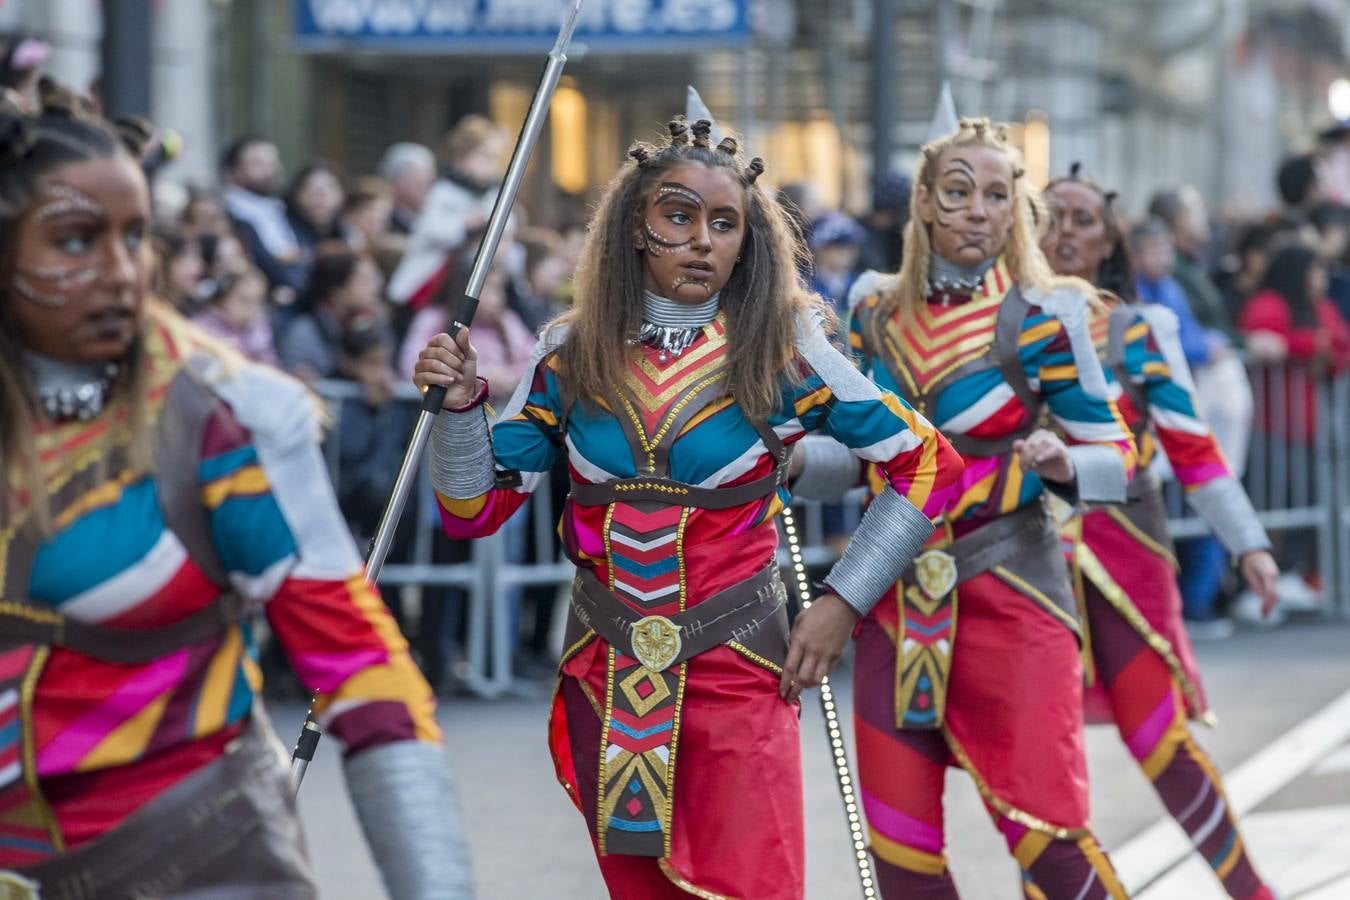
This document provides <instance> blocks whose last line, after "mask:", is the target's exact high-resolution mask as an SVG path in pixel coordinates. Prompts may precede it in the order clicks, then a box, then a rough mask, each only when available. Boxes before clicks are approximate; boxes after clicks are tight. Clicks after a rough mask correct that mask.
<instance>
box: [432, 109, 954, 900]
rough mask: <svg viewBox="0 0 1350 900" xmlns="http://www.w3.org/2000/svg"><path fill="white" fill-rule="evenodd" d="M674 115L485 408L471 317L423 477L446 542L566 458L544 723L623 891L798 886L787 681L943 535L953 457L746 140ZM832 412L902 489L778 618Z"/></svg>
mask: <svg viewBox="0 0 1350 900" xmlns="http://www.w3.org/2000/svg"><path fill="white" fill-rule="evenodd" d="M712 128H713V126H712V123H710V122H709V121H707V120H706V119H701V120H699V121H697V122H695V123H692V124H689V123H687V121H686V120H685V119H683V118H680V119H676V120H674V121H673V122H672V123H671V124H670V139H669V141H668V142H665V143H664V144H663V145H662V146H650V145H647V144H637V145H635V146H634V147H633V148H632V149H631V151H630V153H629V155H630V157H631V161H630V162H629V163H628V164H627V165H626V166H625V167H624V168H623V169H622V170H621V171H620V173H619V174H618V175H617V176H616V178H615V179H614V180H613V181H612V182H611V184H610V185H609V187H608V189H607V190H606V192H605V194H604V198H603V200H602V201H601V204H600V206H599V209H598V212H597V213H596V217H595V219H594V221H593V222H592V225H591V229H590V233H589V235H588V238H587V243H586V247H585V251H584V253H583V258H582V262H581V265H580V267H579V269H578V272H577V279H576V283H577V289H576V304H575V307H574V308H573V310H572V311H571V312H569V313H568V314H567V315H565V316H564V317H563V318H562V319H561V320H560V321H559V322H558V323H556V324H554V325H551V326H549V327H546V329H545V331H544V334H543V337H542V339H541V341H540V344H539V346H538V348H537V350H536V352H535V361H534V363H533V364H532V367H531V368H532V372H531V374H530V375H529V376H527V377H526V379H525V382H524V383H523V384H522V385H521V386H520V388H519V389H518V390H517V391H516V394H515V396H514V397H513V398H512V400H511V401H510V403H509V405H508V406H507V407H506V409H505V410H503V411H502V413H501V416H500V418H499V419H498V420H497V421H496V423H495V425H493V424H490V422H489V415H488V413H487V412H486V411H485V409H484V408H483V405H482V401H483V399H484V397H485V396H486V395H487V393H488V388H487V386H486V385H484V384H483V383H482V382H481V380H476V378H475V363H474V353H473V350H472V346H471V343H470V339H469V336H468V333H467V332H463V333H461V334H460V335H459V336H458V337H457V339H454V340H452V339H451V338H449V337H448V336H446V335H440V336H438V337H437V338H435V339H433V341H432V342H431V344H430V345H429V346H428V347H427V349H426V350H425V351H424V352H423V353H422V357H421V360H420V361H419V363H418V366H417V376H416V378H415V381H416V383H417V384H418V385H419V386H420V387H422V388H423V389H425V388H427V387H428V386H430V385H437V384H441V385H446V386H448V388H449V391H448V394H447V397H446V401H445V406H446V409H447V412H445V413H442V414H441V415H440V416H439V417H438V419H437V422H436V425H435V429H434V431H433V433H432V448H431V450H432V477H433V483H434V484H435V486H436V490H437V493H438V496H439V499H440V503H441V508H442V521H443V523H444V525H445V529H446V531H447V532H448V533H449V534H450V536H451V537H458V538H469V537H479V536H482V535H486V534H489V533H491V532H492V531H493V530H495V529H496V528H498V527H500V525H501V524H502V523H503V522H504V521H505V520H506V519H507V518H509V516H510V515H511V514H512V512H513V511H514V510H515V509H517V508H518V507H519V506H520V505H521V504H522V503H523V502H525V500H526V498H527V497H528V495H529V492H530V491H532V490H534V489H535V488H536V487H537V486H538V485H539V484H540V483H541V481H542V480H543V479H544V478H545V477H546V473H547V472H548V471H549V469H550V467H551V466H552V464H553V461H554V459H555V457H556V455H557V454H558V453H560V452H561V453H565V454H566V458H567V463H568V467H569V472H570V475H571V479H572V491H571V495H570V497H569V500H568V503H567V505H566V507H565V509H564V511H563V521H562V526H561V533H562V536H563V540H564V543H565V546H566V549H567V553H568V555H569V557H570V558H571V559H572V560H573V561H574V562H575V563H576V564H577V568H578V574H577V578H576V582H575V584H574V586H573V595H572V606H571V615H570V620H569V625H568V630H567V640H566V644H565V646H566V648H567V649H566V651H565V654H564V657H563V660H562V663H561V671H560V678H559V686H558V691H557V693H556V695H555V700H554V705H553V712H552V717H551V721H550V728H549V737H550V745H551V749H552V753H553V758H554V762H555V765H556V768H557V773H558V777H559V780H560V782H561V783H562V785H563V787H564V788H565V789H566V790H567V792H568V793H569V794H570V796H571V798H572V800H573V801H574V803H575V804H576V805H577V807H578V808H579V809H580V810H581V812H582V813H583V815H584V817H585V819H586V821H587V823H588V825H589V827H590V831H591V836H592V839H593V842H594V845H595V849H596V853H597V856H598V859H599V865H600V870H601V873H602V875H603V877H604V880H605V882H606V885H607V886H608V889H609V892H610V894H611V895H612V896H614V897H619V898H643V900H648V898H655V897H668V896H670V897H679V896H688V895H690V894H692V895H695V896H699V897H755V898H798V897H801V896H803V894H804V891H805V872H804V856H805V847H804V834H803V829H804V823H803V809H802V769H801V752H800V738H799V733H798V699H799V696H800V694H801V691H802V689H803V688H809V687H813V686H815V685H818V684H819V683H820V681H821V680H822V678H823V677H824V676H825V675H826V673H827V672H828V671H829V669H830V667H831V666H832V665H833V663H834V662H835V660H836V659H837V658H838V656H839V654H840V652H841V651H842V650H843V648H844V646H845V644H846V643H847V641H848V638H849V635H850V634H851V633H852V631H853V629H854V627H855V625H856V623H857V621H858V619H859V617H860V616H864V615H866V614H867V612H868V611H869V609H870V607H871V605H872V603H873V602H874V601H875V600H876V599H877V598H878V597H879V596H881V594H882V592H883V591H884V589H885V587H886V585H887V584H889V583H890V582H891V581H892V580H894V578H895V577H896V576H897V575H898V574H899V572H900V570H901V569H902V568H904V566H905V565H907V564H908V562H909V561H910V559H911V558H912V557H913V555H914V553H916V552H917V551H918V549H919V547H920V546H922V544H923V542H924V541H925V540H926V539H927V537H928V536H929V534H930V533H931V532H932V524H931V522H930V517H931V516H932V515H934V514H935V513H936V512H938V511H940V510H941V509H942V508H943V507H944V506H945V505H946V502H947V500H948V498H949V497H950V493H951V488H952V485H953V484H954V483H955V480H956V478H957V476H958V475H959V472H960V468H961V466H960V461H959V459H958V458H957V456H956V454H955V453H954V452H953V451H952V450H951V448H950V446H949V445H948V444H947V443H946V442H945V441H944V440H943V439H942V438H941V437H940V436H939V435H938V433H937V432H936V431H935V430H934V429H933V428H932V427H931V426H930V425H929V424H928V422H926V421H925V420H924V419H923V418H922V417H920V416H918V415H917V414H916V413H915V412H914V411H913V410H912V409H910V408H908V407H907V406H905V405H904V404H903V403H901V402H900V401H899V400H898V399H897V398H895V397H894V396H892V395H888V394H885V393H883V392H881V391H879V390H878V389H877V388H876V387H875V386H874V385H872V384H871V383H870V382H869V381H868V380H867V379H866V378H864V377H862V375H861V374H860V373H859V372H858V371H857V370H856V369H855V368H854V367H853V366H852V365H851V364H850V363H849V361H848V360H847V358H846V357H845V356H844V355H842V354H841V353H840V352H838V351H837V350H836V349H835V348H834V347H833V346H832V345H831V344H830V342H829V341H828V339H827V338H826V336H825V332H824V330H823V324H824V323H823V321H822V319H823V317H824V316H826V315H827V313H826V312H825V310H824V309H823V307H822V305H821V303H820V301H819V300H818V299H817V298H814V297H811V296H810V295H808V294H807V293H806V292H805V291H804V289H803V288H802V287H801V285H800V282H799V280H798V274H797V272H798V270H797V263H798V259H799V258H800V255H799V254H800V253H801V247H800V246H799V243H798V241H797V240H795V239H794V237H793V233H792V231H791V230H790V226H789V224H788V220H787V218H786V215H785V213H784V211H783V210H782V208H781V207H780V206H779V205H778V204H777V202H776V201H775V200H773V199H772V198H771V197H770V196H769V195H768V194H767V193H766V192H765V191H764V190H763V189H762V188H761V187H759V186H757V184H756V179H757V178H758V177H759V176H760V174H761V173H762V172H763V163H762V162H760V161H759V160H758V159H756V160H752V161H750V162H749V163H748V164H747V163H746V162H745V161H744V160H743V159H742V157H741V156H740V154H739V152H738V148H737V143H736V141H735V139H733V138H730V137H728V138H724V139H720V140H718V139H716V138H714V137H713V136H711V131H712ZM811 431H820V432H823V433H825V434H828V435H830V436H831V437H832V438H834V439H835V440H837V441H839V442H840V443H842V444H843V445H844V446H846V447H848V448H849V450H850V451H851V453H852V454H853V456H852V458H854V459H855V460H863V461H866V462H869V463H872V464H874V465H875V466H876V469H877V472H878V476H879V478H880V479H881V480H882V481H884V482H885V487H884V488H883V489H882V490H881V492H880V494H879V496H878V499H877V500H876V501H875V502H874V503H873V505H872V507H871V509H869V511H868V513H867V515H866V516H865V517H864V518H863V520H862V522H861V524H860V525H859V528H858V532H857V535H856V536H855V538H854V540H853V541H852V543H851V544H850V545H849V547H848V548H847V550H845V552H844V554H843V557H842V559H841V560H840V561H839V563H838V564H837V565H836V566H835V568H834V569H833V570H832V571H831V573H830V574H829V575H828V576H827V578H826V579H825V582H826V585H827V592H826V593H824V594H823V595H822V596H821V598H820V599H819V600H818V601H817V602H816V603H815V604H814V605H813V606H812V607H811V608H810V609H809V610H808V611H806V612H804V613H803V614H802V615H801V616H800V617H799V618H798V619H797V621H796V623H795V626H794V627H793V629H792V631H791V636H790V637H789V633H788V626H787V616H786V610H785V603H786V594H785V590H784V588H783V585H782V583H781V582H780V580H779V577H778V574H777V566H776V564H775V548H776V546H777V542H778V534H777V530H776V528H775V525H774V518H775V516H776V515H777V514H778V513H779V511H780V510H781V509H782V508H783V505H784V504H785V503H787V502H788V501H789V496H788V493H787V491H786V488H785V478H786V473H787V468H788V464H789V455H790V448H791V447H792V446H793V445H794V444H796V443H797V442H798V441H799V440H800V439H801V438H802V436H803V435H804V434H805V433H807V432H811Z"/></svg>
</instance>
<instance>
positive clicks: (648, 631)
mask: <svg viewBox="0 0 1350 900" xmlns="http://www.w3.org/2000/svg"><path fill="white" fill-rule="evenodd" d="M683 645H684V642H683V641H682V640H681V639H680V626H679V625H676V624H675V623H674V622H672V621H670V620H669V619H667V618H666V617H665V616H648V617H647V618H645V619H642V620H641V621H638V622H635V623H634V624H633V658H634V659H636V660H637V661H638V662H640V663H642V665H643V666H644V667H646V668H647V669H649V670H651V671H653V672H664V671H665V670H666V669H668V668H670V665H671V663H673V662H675V658H676V657H677V656H679V655H680V649H681V648H682V647H683Z"/></svg>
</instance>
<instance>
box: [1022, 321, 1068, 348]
mask: <svg viewBox="0 0 1350 900" xmlns="http://www.w3.org/2000/svg"><path fill="white" fill-rule="evenodd" d="M1061 327H1062V326H1061V325H1060V324H1059V319H1051V320H1050V321H1048V322H1042V323H1041V324H1039V325H1036V326H1035V327H1032V328H1028V329H1027V330H1026V331H1024V332H1022V335H1021V337H1019V338H1018V339H1017V346H1018V347H1026V346H1027V345H1029V344H1034V343H1036V342H1037V341H1043V340H1045V339H1046V338H1048V337H1054V336H1055V335H1056V334H1059V330H1060V328H1061Z"/></svg>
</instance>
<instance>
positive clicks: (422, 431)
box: [291, 0, 583, 793]
mask: <svg viewBox="0 0 1350 900" xmlns="http://www.w3.org/2000/svg"><path fill="white" fill-rule="evenodd" d="M582 2H583V0H574V2H573V3H572V9H571V10H570V11H569V12H568V14H567V18H566V19H565V20H564V21H563V25H562V29H561V30H560V31H559V32H558V39H557V41H556V42H555V43H554V44H553V49H552V50H550V51H549V54H548V63H547V64H546V65H545V66H544V74H543V75H541V76H540V78H539V87H538V89H536V90H535V93H534V100H533V102H531V104H530V112H529V115H527V116H526V117H525V124H524V125H522V126H521V129H520V137H519V139H518V140H517V141H516V149H515V152H514V153H512V154H511V164H510V165H509V166H507V169H506V178H505V179H504V180H503V181H502V187H501V191H500V192H499V193H498V194H497V201H496V203H494V204H493V207H492V215H491V216H489V217H488V224H487V232H486V234H484V236H483V242H482V243H481V244H480V245H479V246H478V254H477V256H475V257H474V261H473V271H472V272H471V273H470V275H469V284H468V287H467V288H466V289H465V291H464V296H463V297H462V298H460V301H459V304H458V306H457V307H456V309H455V319H454V322H453V323H451V325H450V327H449V329H447V331H448V332H449V334H450V336H451V337H454V336H455V335H457V334H459V332H460V331H462V330H464V329H465V328H468V327H469V325H470V324H471V323H472V322H473V317H474V313H476V312H477V311H478V297H479V294H481V293H482V290H483V284H484V283H485V282H486V281H487V277H488V273H489V272H490V271H491V270H492V261H493V259H494V258H495V257H496V255H497V245H498V244H500V243H501V240H502V235H503V234H504V233H505V232H506V225H507V221H508V220H509V218H510V216H511V207H512V206H513V205H514V204H515V201H516V194H517V193H519V192H520V183H521V181H522V180H523V179H524V177H525V167H526V166H527V165H528V164H529V162H530V156H531V155H532V154H533V153H534V147H535V144H537V143H538V142H539V133H540V132H541V131H542V130H543V127H544V120H545V119H547V118H548V111H549V106H550V105H551V104H552V102H553V94H554V92H555V91H557V89H558V80H559V79H560V78H561V77H562V71H563V67H564V66H566V65H567V49H568V45H569V44H570V43H571V42H572V34H573V32H575V31H576V27H577V18H578V17H579V16H580V15H581V4H582ZM445 394H446V389H445V387H444V386H442V385H434V386H432V387H430V388H428V389H427V392H426V394H425V395H424V396H423V398H422V412H421V415H419V416H418V418H417V426H416V428H415V429H414V430H413V436H412V440H410V441H409V442H408V450H407V453H405V454H404V456H403V465H402V466H401V467H400V469H399V473H398V478H397V479H395V481H394V493H393V495H392V496H391V497H390V498H389V504H388V505H387V506H386V507H385V510H384V515H383V516H381V517H380V527H379V529H378V530H377V531H376V532H375V540H374V541H373V542H372V544H371V549H370V556H369V558H368V559H367V560H366V580H367V581H369V582H370V583H371V584H374V583H375V582H377V581H378V580H379V578H380V571H381V570H382V569H383V568H384V561H385V558H386V557H387V556H388V555H389V547H390V545H391V544H392V543H393V541H394V531H395V529H396V528H397V527H398V520H399V518H400V517H401V516H402V515H403V507H404V506H405V505H406V504H407V502H408V495H409V494H410V493H412V487H413V484H414V483H415V482H416V481H417V471H418V468H419V466H420V464H421V460H422V454H423V452H424V451H425V450H426V446H427V441H428V440H429V439H430V437H431V426H432V424H433V423H434V422H435V421H436V416H438V415H439V414H440V412H441V407H442V406H443V405H444V404H445ZM322 734H323V730H322V729H321V728H320V727H319V724H318V722H317V721H316V720H315V718H314V703H313V701H311V702H310V708H309V714H308V715H307V716H306V717H305V725H304V728H303V730H302V731H301V732H300V739H299V741H298V742H297V743H296V746H295V752H294V753H293V754H292V755H291V790H292V791H293V792H294V793H299V791H300V783H301V781H303V780H304V777H305V769H306V768H307V767H308V766H309V762H310V760H312V759H313V758H314V750H315V748H316V747H317V746H318V744H319V738H320V737H321V736H322Z"/></svg>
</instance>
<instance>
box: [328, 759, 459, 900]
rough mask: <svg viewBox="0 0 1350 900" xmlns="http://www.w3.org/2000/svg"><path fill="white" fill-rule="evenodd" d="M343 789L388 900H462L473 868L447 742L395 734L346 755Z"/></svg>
mask: <svg viewBox="0 0 1350 900" xmlns="http://www.w3.org/2000/svg"><path fill="white" fill-rule="evenodd" d="M343 767H344V769H345V771H346V776H347V792H348V793H349V794H350V795H351V798H352V805H353V806H354V807H356V815H357V818H358V819H360V821H361V830H362V831H363V832H365V835H366V842H367V843H368V844H369V845H370V851H371V854H372V855H373V856H374V857H375V863H376V864H377V865H378V866H379V869H380V874H381V876H382V877H383V879H384V887H385V890H387V891H388V892H389V896H390V897H391V898H393V900H468V898H472V897H473V875H472V873H471V871H470V869H469V852H468V848H467V846H466V845H465V836H464V825H463V822H462V821H461V819H460V814H459V800H458V798H457V797H456V796H455V787H454V783H453V782H452V781H451V779H450V769H449V767H448V761H447V759H446V755H445V748H444V747H441V746H440V745H438V744H427V743H423V742H421V741H398V742H397V743H393V744H385V745H383V746H380V747H375V748H373V749H371V750H366V751H364V752H362V753H358V754H356V755H355V756H352V757H349V758H348V759H347V760H346V761H345V762H344V764H343Z"/></svg>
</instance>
